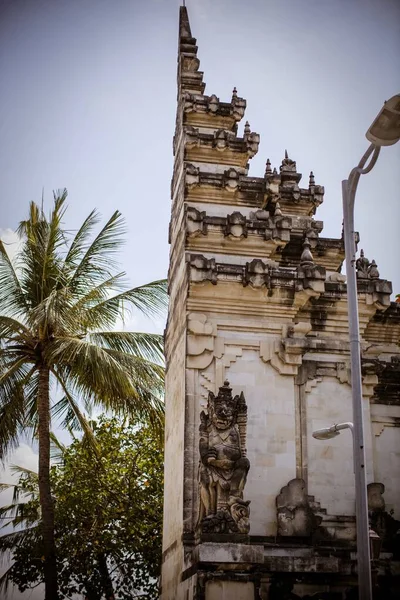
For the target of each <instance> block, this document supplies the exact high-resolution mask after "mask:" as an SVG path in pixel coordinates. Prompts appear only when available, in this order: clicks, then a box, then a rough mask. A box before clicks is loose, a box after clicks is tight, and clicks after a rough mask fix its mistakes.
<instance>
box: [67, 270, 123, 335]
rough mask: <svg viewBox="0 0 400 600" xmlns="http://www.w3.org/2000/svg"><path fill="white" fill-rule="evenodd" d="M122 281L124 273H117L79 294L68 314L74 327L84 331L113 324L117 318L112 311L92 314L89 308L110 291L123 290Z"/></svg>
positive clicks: (105, 297)
mask: <svg viewBox="0 0 400 600" xmlns="http://www.w3.org/2000/svg"><path fill="white" fill-rule="evenodd" d="M124 282H125V273H117V274H116V275H113V276H112V277H109V278H108V279H106V280H104V281H102V282H101V283H99V284H98V285H97V286H95V287H93V288H91V289H89V290H88V291H87V292H86V293H84V294H82V295H81V296H79V298H78V300H77V301H76V302H75V303H74V304H73V306H72V307H71V309H70V312H69V315H68V318H69V319H70V321H71V322H74V323H75V329H76V330H81V331H84V332H86V331H90V330H93V329H102V328H103V327H110V326H113V325H114V323H115V320H116V318H117V317H116V316H115V315H114V314H113V313H110V314H108V313H107V312H106V311H100V312H99V313H98V314H97V315H96V314H92V313H91V312H90V309H91V308H93V307H94V306H97V305H98V304H99V303H101V302H103V301H104V300H106V299H107V298H108V297H109V294H110V292H116V291H121V290H123V289H124V287H125V286H124ZM118 314H119V313H117V316H118Z"/></svg>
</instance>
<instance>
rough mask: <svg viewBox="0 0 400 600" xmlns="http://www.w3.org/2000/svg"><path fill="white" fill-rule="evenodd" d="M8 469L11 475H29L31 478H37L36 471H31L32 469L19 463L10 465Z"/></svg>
mask: <svg viewBox="0 0 400 600" xmlns="http://www.w3.org/2000/svg"><path fill="white" fill-rule="evenodd" d="M10 471H11V473H12V474H13V475H29V477H32V478H33V479H38V474H37V471H32V469H28V468H27V467H22V466H21V465H10Z"/></svg>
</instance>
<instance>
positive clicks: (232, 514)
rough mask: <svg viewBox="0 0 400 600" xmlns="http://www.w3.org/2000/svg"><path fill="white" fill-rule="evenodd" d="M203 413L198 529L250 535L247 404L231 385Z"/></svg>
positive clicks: (212, 395)
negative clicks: (245, 495)
mask: <svg viewBox="0 0 400 600" xmlns="http://www.w3.org/2000/svg"><path fill="white" fill-rule="evenodd" d="M207 413H208V414H206V413H205V412H204V411H202V412H201V414H200V420H201V424H200V428H199V431H200V441H199V450H200V463H199V491H200V506H199V519H198V526H199V527H200V529H201V531H202V532H204V533H248V532H249V530H250V522H249V515H250V509H249V504H250V501H245V500H243V489H244V486H245V483H246V478H247V473H248V471H249V468H250V462H249V460H248V458H247V456H246V427H247V405H246V401H245V398H244V395H243V392H242V393H241V394H240V395H237V396H235V397H233V396H232V388H231V387H230V386H229V382H228V381H225V382H224V385H223V386H222V387H220V388H219V392H218V395H217V396H215V395H214V394H213V393H212V392H210V393H209V395H208V405H207Z"/></svg>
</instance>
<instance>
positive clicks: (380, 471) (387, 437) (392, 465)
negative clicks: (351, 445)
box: [374, 427, 400, 519]
mask: <svg viewBox="0 0 400 600" xmlns="http://www.w3.org/2000/svg"><path fill="white" fill-rule="evenodd" d="M374 445H375V452H374V467H375V481H377V482H380V483H383V484H384V486H385V493H384V495H383V497H384V499H385V504H386V510H387V511H388V512H389V511H390V510H393V511H394V517H395V518H396V519H400V428H399V427H385V428H384V429H383V431H382V433H381V434H380V435H379V436H377V437H375V440H374Z"/></svg>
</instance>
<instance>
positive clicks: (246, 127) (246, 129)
mask: <svg viewBox="0 0 400 600" xmlns="http://www.w3.org/2000/svg"><path fill="white" fill-rule="evenodd" d="M250 132H251V130H250V123H249V122H248V121H246V123H245V125H244V134H245V135H250Z"/></svg>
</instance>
